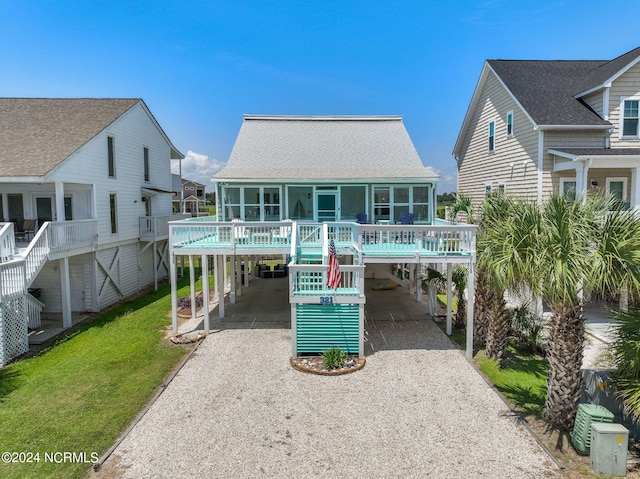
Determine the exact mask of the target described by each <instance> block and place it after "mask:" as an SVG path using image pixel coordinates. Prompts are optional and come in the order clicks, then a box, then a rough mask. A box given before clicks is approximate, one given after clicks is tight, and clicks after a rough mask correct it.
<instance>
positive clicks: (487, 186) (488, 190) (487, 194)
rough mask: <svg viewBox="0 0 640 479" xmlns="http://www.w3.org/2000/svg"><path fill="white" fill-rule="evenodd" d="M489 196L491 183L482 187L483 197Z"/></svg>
mask: <svg viewBox="0 0 640 479" xmlns="http://www.w3.org/2000/svg"><path fill="white" fill-rule="evenodd" d="M490 194H491V183H487V184H486V185H484V196H485V197H486V196H489V195H490Z"/></svg>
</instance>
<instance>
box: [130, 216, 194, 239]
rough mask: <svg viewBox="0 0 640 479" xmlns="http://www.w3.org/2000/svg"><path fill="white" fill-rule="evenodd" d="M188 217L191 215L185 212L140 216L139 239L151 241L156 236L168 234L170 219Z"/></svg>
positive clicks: (176, 219) (178, 219) (175, 219)
mask: <svg viewBox="0 0 640 479" xmlns="http://www.w3.org/2000/svg"><path fill="white" fill-rule="evenodd" d="M190 217H191V215H189V214H186V213H184V214H176V215H164V216H141V217H140V239H141V240H143V241H153V240H155V239H157V238H161V237H164V236H169V222H170V221H180V220H184V219H187V218H190Z"/></svg>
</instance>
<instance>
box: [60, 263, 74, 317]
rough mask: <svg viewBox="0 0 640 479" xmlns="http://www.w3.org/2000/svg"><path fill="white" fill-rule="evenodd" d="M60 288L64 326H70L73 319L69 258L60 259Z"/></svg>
mask: <svg viewBox="0 0 640 479" xmlns="http://www.w3.org/2000/svg"><path fill="white" fill-rule="evenodd" d="M60 288H61V291H62V327H63V328H70V327H71V326H72V324H73V322H72V320H71V283H70V281H69V258H68V257H66V256H65V257H64V258H62V259H61V260H60Z"/></svg>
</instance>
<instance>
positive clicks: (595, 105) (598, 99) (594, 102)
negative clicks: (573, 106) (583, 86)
mask: <svg viewBox="0 0 640 479" xmlns="http://www.w3.org/2000/svg"><path fill="white" fill-rule="evenodd" d="M582 100H583V101H584V102H585V103H587V105H589V106H590V107H591V108H592V109H593V110H595V111H596V112H597V113H598V115H600V116H601V117H604V110H603V108H602V106H603V103H602V102H603V97H602V91H597V92H595V93H591V94H589V95H587V96H585V97H582Z"/></svg>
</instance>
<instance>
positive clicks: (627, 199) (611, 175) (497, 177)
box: [453, 48, 640, 208]
mask: <svg viewBox="0 0 640 479" xmlns="http://www.w3.org/2000/svg"><path fill="white" fill-rule="evenodd" d="M639 105H640V48H636V49H634V50H631V51H629V52H627V53H625V54H623V55H621V56H619V57H617V58H614V59H613V60H487V61H486V62H485V64H484V67H483V68H482V72H481V73H480V79H479V80H478V84H477V86H476V88H475V91H474V93H473V97H472V98H471V102H470V104H469V108H468V110H467V113H466V116H465V118H464V122H463V124H462V127H461V129H460V133H459V135H458V139H457V141H456V144H455V146H454V150H453V155H454V157H455V158H456V160H457V163H458V191H460V192H465V193H467V194H470V195H471V196H472V198H473V201H474V203H475V204H476V205H477V204H479V203H480V202H481V201H482V199H483V198H484V196H485V195H486V194H487V193H488V192H489V191H496V190H498V191H504V192H506V193H508V194H510V195H514V196H517V197H520V198H526V199H530V200H534V201H538V202H542V201H543V200H544V199H546V198H548V197H549V195H551V194H552V193H554V192H555V193H561V194H564V195H567V196H568V197H569V198H575V196H576V195H581V194H589V192H592V191H603V192H605V193H608V194H611V195H612V196H613V197H614V198H615V199H616V200H617V201H618V202H620V203H622V204H623V205H624V206H630V207H634V208H637V207H638V206H639V205H640V174H639V173H640V121H639V119H640V115H639V112H640V108H639Z"/></svg>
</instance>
